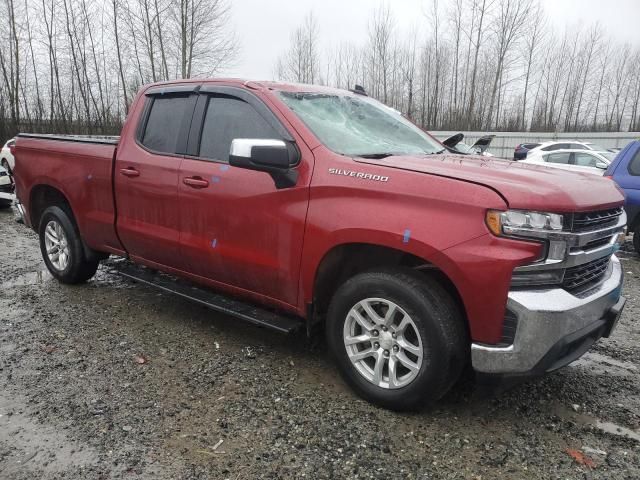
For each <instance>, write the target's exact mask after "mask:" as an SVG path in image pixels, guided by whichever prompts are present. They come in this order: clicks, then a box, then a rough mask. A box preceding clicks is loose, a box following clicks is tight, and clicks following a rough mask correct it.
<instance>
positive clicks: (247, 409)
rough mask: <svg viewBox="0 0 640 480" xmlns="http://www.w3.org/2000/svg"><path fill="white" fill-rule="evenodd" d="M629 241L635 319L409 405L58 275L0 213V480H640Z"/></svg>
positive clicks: (297, 359)
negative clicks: (558, 352)
mask: <svg viewBox="0 0 640 480" xmlns="http://www.w3.org/2000/svg"><path fill="white" fill-rule="evenodd" d="M625 250H626V251H624V252H621V254H620V257H621V259H622V264H623V267H624V270H625V273H626V283H625V288H624V293H625V295H626V296H627V298H628V303H627V307H626V309H625V312H624V315H623V317H622V319H621V322H620V324H619V326H618V328H617V330H616V331H615V332H614V334H613V335H612V337H611V338H610V339H606V340H601V341H600V342H599V343H598V344H597V345H596V346H595V347H594V348H593V349H592V350H591V351H590V352H589V353H588V354H587V355H585V357H583V358H582V359H581V360H579V361H577V362H575V363H574V364H572V365H570V366H569V367H567V368H565V369H563V370H561V371H558V372H556V373H554V374H551V375H548V376H546V377H544V378H542V379H538V380H533V381H529V382H527V383H525V384H522V385H519V386H517V387H515V388H513V389H511V390H509V391H507V392H501V393H497V392H487V391H486V389H484V388H479V387H478V386H477V385H475V384H474V383H473V382H472V381H471V380H465V381H462V382H460V384H459V385H457V386H456V387H455V388H454V390H453V391H452V392H451V393H450V394H448V395H447V396H446V397H445V398H444V399H442V400H441V401H440V402H438V403H437V404H436V405H435V406H434V407H433V408H431V409H430V410H427V411H424V412H421V413H413V414H397V413H393V412H389V411H385V410H382V409H379V408H376V407H373V406H371V405H369V404H368V403H366V402H364V401H362V400H360V399H359V398H357V397H355V396H354V395H353V394H352V393H351V392H350V391H349V389H348V388H347V387H346V386H345V385H344V384H343V382H342V381H341V380H340V379H339V378H338V375H337V372H336V369H335V368H334V366H333V365H332V364H331V363H330V362H329V360H328V359H327V353H326V349H325V348H324V347H323V346H319V347H313V348H310V347H308V345H307V343H306V342H305V339H304V338H303V337H286V336H282V335H279V334H277V333H273V332H270V331H267V330H263V329H260V328H257V327H253V326H249V325H246V324H243V323H241V322H239V321H237V320H235V319H233V318H229V317H225V316H223V315H219V314H216V313H213V312H211V311H210V310H207V309H205V308H204V307H200V306H198V305H194V304H191V303H189V302H187V301H185V300H182V299H180V298H177V297H173V296H171V295H168V294H162V293H159V292H158V291H156V290H154V289H152V288H151V287H146V286H143V285H139V284H134V283H132V282H130V281H127V280H124V279H122V278H120V277H118V276H116V275H114V274H111V273H109V272H108V271H107V269H106V268H104V267H101V269H100V270H99V272H98V274H97V275H96V277H95V278H94V279H93V280H91V281H90V282H89V283H87V284H86V285H83V286H65V285H61V284H59V283H57V282H56V281H54V280H53V279H52V278H51V277H50V275H49V274H48V273H47V272H46V269H45V267H44V264H43V262H42V260H41V258H40V251H39V248H38V241H37V237H36V235H35V234H34V233H33V232H31V231H30V230H27V229H26V228H25V227H24V226H22V225H19V224H17V223H15V222H14V219H13V215H12V214H11V213H9V212H5V211H0V478H1V479H3V480H4V479H29V480H30V479H35V478H38V479H58V478H69V479H83V480H84V479H116V478H118V479H119V478H132V479H135V478H145V479H147V478H148V479H175V478H184V479H225V478H228V479H232V480H239V479H253V478H273V479H276V478H311V479H315V478H380V479H382V478H385V479H386V478H392V479H395V478H409V479H413V478H419V479H440V478H442V479H495V478H509V479H529V478H536V479H537V478H552V479H556V478H557V479H585V478H587V479H591V478H593V479H638V478H640V395H639V393H640V342H639V341H640V323H639V321H638V320H639V317H640V315H639V314H640V257H638V256H637V255H636V254H635V253H634V252H632V251H631V249H630V248H628V249H625Z"/></svg>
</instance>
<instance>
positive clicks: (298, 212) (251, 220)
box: [178, 87, 312, 305]
mask: <svg viewBox="0 0 640 480" xmlns="http://www.w3.org/2000/svg"><path fill="white" fill-rule="evenodd" d="M204 90H205V89H203V91H201V93H200V98H199V99H198V106H197V107H196V110H195V112H196V113H195V114H194V120H193V125H192V129H191V132H192V133H191V136H190V139H189V149H190V150H191V149H192V148H193V149H194V150H193V151H192V152H190V153H193V155H191V156H187V157H186V158H185V159H184V161H183V162H182V166H181V168H180V180H179V185H178V191H179V199H180V210H181V212H182V215H181V217H180V225H181V232H182V233H181V246H182V252H183V254H184V256H185V260H186V261H187V262H188V264H189V267H188V268H189V271H191V272H194V273H196V274H197V275H200V276H201V277H205V278H206V279H208V280H211V281H214V282H216V284H218V285H219V286H221V287H223V288H225V287H227V289H229V290H231V291H234V292H235V293H246V294H247V295H248V296H251V297H254V298H263V299H264V297H268V298H270V299H275V300H277V301H278V302H282V303H286V304H289V305H295V304H296V301H297V291H298V277H299V269H300V260H301V253H302V242H303V235H304V225H305V217H306V212H307V205H308V202H309V183H310V180H311V171H312V169H311V168H310V162H311V161H312V157H311V152H310V151H308V150H302V152H303V155H302V161H301V163H300V164H299V166H298V167H297V168H298V169H299V177H298V181H297V184H296V185H295V186H294V187H291V188H282V189H278V188H276V186H275V184H274V181H273V179H272V178H271V177H270V176H269V175H268V174H267V173H264V172H256V171H251V170H245V169H241V168H234V167H230V166H229V164H228V159H229V148H230V145H231V140H232V139H234V138H260V139H284V140H293V138H292V137H291V136H290V134H289V133H288V132H287V130H285V129H284V127H283V126H282V124H281V123H280V122H279V120H278V119H277V118H276V117H275V116H274V114H273V113H272V112H271V111H270V110H269V109H268V108H267V107H266V106H265V104H264V103H262V102H261V101H260V100H259V99H257V98H256V97H254V96H253V95H251V94H248V92H246V91H243V90H240V89H230V88H229V87H226V88H223V91H224V94H218V93H216V91H215V89H212V90H211V91H210V92H209V93H205V92H204ZM230 90H231V91H232V90H238V92H237V96H236V95H232V94H230V93H229V92H230ZM194 132H195V133H194ZM194 135H195V137H194ZM303 148H306V147H304V146H303Z"/></svg>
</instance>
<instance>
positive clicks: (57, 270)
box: [38, 206, 99, 284]
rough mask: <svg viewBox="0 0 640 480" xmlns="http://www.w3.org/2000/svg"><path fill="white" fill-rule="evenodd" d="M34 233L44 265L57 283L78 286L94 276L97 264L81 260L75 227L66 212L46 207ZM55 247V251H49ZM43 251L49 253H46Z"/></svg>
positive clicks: (81, 251)
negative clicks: (38, 236)
mask: <svg viewBox="0 0 640 480" xmlns="http://www.w3.org/2000/svg"><path fill="white" fill-rule="evenodd" d="M38 233H39V234H40V251H41V252H42V258H43V259H44V263H45V264H46V265H47V269H48V270H49V272H51V275H53V276H54V277H55V278H56V279H58V280H59V281H60V282H62V283H67V284H77V283H82V282H86V281H87V280H89V279H90V278H91V277H93V275H94V274H95V273H96V270H97V269H98V263H99V261H98V260H96V259H93V260H89V259H87V258H86V257H85V254H84V248H83V245H82V240H81V238H80V233H79V231H78V228H77V226H76V224H75V221H74V220H73V216H72V215H71V214H69V213H68V212H67V211H66V210H64V209H62V208H60V207H57V206H56V207H49V208H47V209H46V210H45V211H44V212H43V214H42V217H41V219H40V225H39V228H38ZM56 245H57V249H55V248H53V247H55V246H56ZM61 248H62V253H63V254H61V253H60V252H61ZM47 249H49V250H53V251H52V252H51V253H48V252H47ZM56 252H57V256H56Z"/></svg>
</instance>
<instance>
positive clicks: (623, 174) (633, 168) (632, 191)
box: [604, 140, 640, 253]
mask: <svg viewBox="0 0 640 480" xmlns="http://www.w3.org/2000/svg"><path fill="white" fill-rule="evenodd" d="M604 175H605V176H606V177H609V178H611V179H613V180H614V181H615V182H616V183H617V184H618V185H619V186H620V188H622V189H623V190H624V194H625V197H626V201H625V206H624V209H625V210H626V212H627V226H628V228H629V231H630V232H633V246H634V247H635V249H636V251H637V252H638V253H640V140H636V141H634V142H631V143H630V144H629V145H627V146H626V147H624V148H623V149H622V150H621V151H620V153H618V155H617V156H616V158H615V159H614V160H613V162H611V164H610V165H609V168H607V171H606V172H605V173H604Z"/></svg>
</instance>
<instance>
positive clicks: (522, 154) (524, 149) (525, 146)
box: [513, 143, 540, 160]
mask: <svg viewBox="0 0 640 480" xmlns="http://www.w3.org/2000/svg"><path fill="white" fill-rule="evenodd" d="M539 146H540V144H539V143H521V144H519V145H516V148H515V150H514V151H513V159H514V160H524V159H525V158H527V153H528V152H529V150H531V149H533V148H536V147H539Z"/></svg>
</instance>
